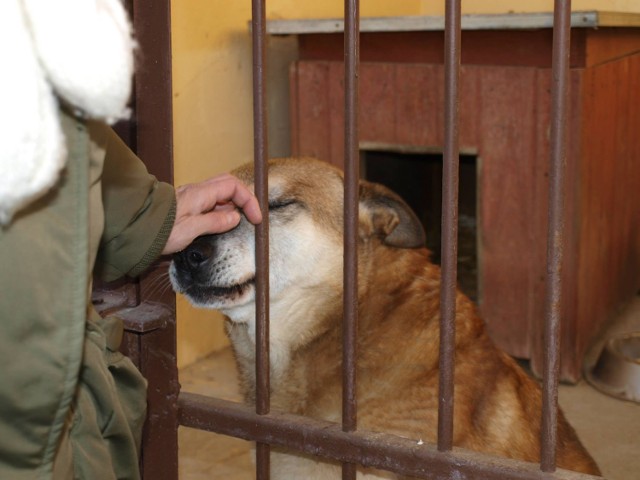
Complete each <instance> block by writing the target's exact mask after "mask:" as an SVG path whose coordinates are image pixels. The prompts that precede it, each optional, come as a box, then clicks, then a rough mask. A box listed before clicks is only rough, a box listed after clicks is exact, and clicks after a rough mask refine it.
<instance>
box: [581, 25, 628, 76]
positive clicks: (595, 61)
mask: <svg viewBox="0 0 640 480" xmlns="http://www.w3.org/2000/svg"><path fill="white" fill-rule="evenodd" d="M585 48H586V61H585V65H586V66H587V67H593V66H595V65H599V64H601V63H605V62H608V61H611V60H616V59H619V58H621V57H624V56H627V55H631V54H634V53H637V52H640V29H638V28H603V29H599V30H589V31H587V32H586V47H585Z"/></svg>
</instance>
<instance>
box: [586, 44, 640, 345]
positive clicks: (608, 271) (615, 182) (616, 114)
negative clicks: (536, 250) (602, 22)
mask: <svg viewBox="0 0 640 480" xmlns="http://www.w3.org/2000/svg"><path fill="white" fill-rule="evenodd" d="M639 72H640V55H634V56H633V57H628V58H624V59H621V60H619V61H617V62H610V63H607V64H604V65H600V66H598V67H596V68H593V69H589V70H588V71H586V72H585V93H586V92H589V94H585V95H584V98H583V102H584V103H583V121H584V126H583V128H584V131H585V132H586V134H585V136H584V138H583V148H582V152H583V155H582V163H581V178H582V183H581V190H580V198H581V210H580V216H581V219H582V223H581V230H580V238H581V242H582V243H581V247H582V248H581V251H580V262H579V270H578V278H579V292H578V298H579V300H580V304H579V319H580V322H581V325H580V331H582V332H586V333H587V334H586V335H585V336H584V338H580V344H579V345H578V348H580V349H581V350H584V348H586V345H587V344H588V343H589V340H590V338H591V335H589V333H595V332H597V331H598V329H599V328H600V327H601V326H602V325H603V324H604V323H605V322H607V321H608V320H610V319H611V317H612V316H613V314H614V313H615V311H616V309H617V308H618V307H620V306H621V304H622V303H624V302H625V301H627V300H628V299H629V298H630V297H631V296H633V295H634V293H635V292H636V291H637V289H638V287H639V286H640V242H639V240H638V238H639V236H638V235H639V233H640V215H639V214H638V205H640V180H639V179H640V155H639V153H640V152H639V151H638V150H639V147H638V135H637V132H638V131H639V129H640V113H639V112H638V109H637V108H636V106H637V103H634V102H638V101H640V98H639V95H638V92H637V91H636V90H637V88H636V86H637V82H638V80H639V76H640V74H639ZM634 82H636V83H634Z"/></svg>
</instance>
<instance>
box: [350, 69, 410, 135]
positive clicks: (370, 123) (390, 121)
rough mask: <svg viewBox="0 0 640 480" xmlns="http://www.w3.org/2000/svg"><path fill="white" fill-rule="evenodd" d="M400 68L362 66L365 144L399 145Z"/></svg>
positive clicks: (362, 128)
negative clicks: (397, 124) (397, 134)
mask: <svg viewBox="0 0 640 480" xmlns="http://www.w3.org/2000/svg"><path fill="white" fill-rule="evenodd" d="M396 68H397V67H396V66H395V65H392V64H381V65H374V64H371V63H363V64H361V66H360V113H359V125H360V140H361V141H367V140H371V141H378V142H383V143H384V142H389V143H391V142H395V141H396V135H395V133H396V123H397V116H396V101H397V95H396V93H395V90H396ZM416 93H418V96H419V95H420V94H419V91H417V92H416Z"/></svg>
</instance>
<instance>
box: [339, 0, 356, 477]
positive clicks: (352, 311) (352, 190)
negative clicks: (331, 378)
mask: <svg viewBox="0 0 640 480" xmlns="http://www.w3.org/2000/svg"><path fill="white" fill-rule="evenodd" d="M359 10H360V5H359V0H345V3H344V17H345V22H344V54H345V69H344V87H345V96H344V103H345V124H344V128H345V132H344V159H345V162H344V163H345V179H344V183H345V188H344V315H343V319H344V320H343V330H342V342H343V347H342V429H343V431H345V432H353V431H355V430H356V426H357V399H356V349H357V331H358V251H357V245H358V196H359V195H358V182H359V179H360V158H359V145H358V68H359V61H360V59H359V56H360V55H359V53H360V44H359V42H360V40H359V23H360V18H359V14H360V12H359ZM342 478H343V480H351V479H355V478H356V465H355V463H344V464H343V465H342Z"/></svg>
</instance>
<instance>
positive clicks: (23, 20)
mask: <svg viewBox="0 0 640 480" xmlns="http://www.w3.org/2000/svg"><path fill="white" fill-rule="evenodd" d="M133 48H134V41H133V39H132V36H131V28H130V24H129V21H128V19H127V15H126V12H125V10H124V8H123V7H122V4H121V3H120V0H56V1H51V0H2V2H0V54H1V56H0V58H2V60H3V65H4V67H5V68H3V73H2V75H0V92H1V95H2V96H3V97H4V98H3V100H2V102H1V105H2V110H1V111H0V225H6V224H8V223H9V222H10V221H11V218H12V217H13V215H14V214H15V212H16V211H18V210H19V209H21V208H22V207H24V206H26V205H27V204H29V203H30V202H32V201H33V200H35V199H37V198H39V197H40V196H41V195H43V194H44V193H46V192H47V191H48V190H49V189H50V188H51V187H52V186H53V185H54V184H55V182H56V181H57V179H58V175H59V172H60V170H61V169H62V167H63V166H64V163H65V160H66V147H65V141H64V138H63V134H62V131H61V128H60V121H59V118H58V102H59V101H63V102H64V103H66V104H67V105H69V106H70V108H72V109H74V110H75V111H76V112H77V113H79V114H80V115H84V116H86V117H90V118H98V119H103V120H106V121H107V122H109V123H113V122H115V121H116V120H118V119H121V118H124V117H126V116H127V114H128V111H127V107H126V106H127V102H128V99H129V96H130V90H131V77H132V74H133Z"/></svg>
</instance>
